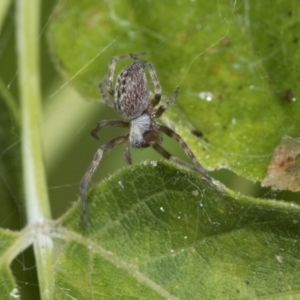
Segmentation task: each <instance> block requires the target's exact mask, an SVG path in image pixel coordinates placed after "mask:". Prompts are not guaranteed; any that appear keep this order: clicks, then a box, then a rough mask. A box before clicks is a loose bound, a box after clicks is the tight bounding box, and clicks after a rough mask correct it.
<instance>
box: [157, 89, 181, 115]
mask: <svg viewBox="0 0 300 300" xmlns="http://www.w3.org/2000/svg"><path fill="white" fill-rule="evenodd" d="M178 94H179V87H177V88H176V90H175V92H174V94H173V95H172V96H171V97H170V98H169V99H168V100H167V101H166V102H165V103H164V104H162V105H161V106H160V107H159V108H158V109H157V110H156V112H155V114H154V118H155V119H157V118H159V117H160V116H161V115H162V114H163V113H164V111H165V110H166V109H167V108H168V107H169V106H170V105H172V104H173V103H174V102H175V100H176V99H177V97H178Z"/></svg>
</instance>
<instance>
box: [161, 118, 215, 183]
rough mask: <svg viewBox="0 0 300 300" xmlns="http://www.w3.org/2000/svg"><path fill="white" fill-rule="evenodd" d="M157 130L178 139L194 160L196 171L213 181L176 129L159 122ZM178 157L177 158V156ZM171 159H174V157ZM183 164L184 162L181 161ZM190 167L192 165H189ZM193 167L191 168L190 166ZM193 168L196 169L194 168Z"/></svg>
mask: <svg viewBox="0 0 300 300" xmlns="http://www.w3.org/2000/svg"><path fill="white" fill-rule="evenodd" d="M157 130H159V131H160V132H163V133H164V134H166V135H167V136H169V137H171V138H173V139H174V140H176V141H177V142H178V143H179V145H180V146H181V147H182V149H183V150H184V152H185V154H186V155H187V156H188V157H189V158H190V159H191V160H192V162H193V163H194V166H195V168H196V171H197V172H198V173H200V174H201V175H202V176H203V177H205V178H206V179H208V180H209V181H211V178H210V177H209V175H208V174H207V173H206V171H205V169H204V168H203V167H202V166H201V164H200V163H199V161H198V160H197V158H196V156H195V155H194V153H193V152H192V151H191V150H190V148H189V146H188V145H187V144H186V142H185V141H184V140H183V139H182V137H181V136H180V135H179V134H177V133H176V132H175V131H173V130H172V129H171V128H169V127H167V126H164V125H160V124H157ZM176 159H177V158H176ZM171 160H173V161H174V159H173V158H172V159H171ZM180 164H181V165H182V163H180ZM189 168H190V167H189ZM190 169H191V168H190ZM192 170H195V169H194V168H193V169H192Z"/></svg>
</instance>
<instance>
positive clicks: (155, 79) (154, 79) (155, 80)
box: [145, 62, 161, 107]
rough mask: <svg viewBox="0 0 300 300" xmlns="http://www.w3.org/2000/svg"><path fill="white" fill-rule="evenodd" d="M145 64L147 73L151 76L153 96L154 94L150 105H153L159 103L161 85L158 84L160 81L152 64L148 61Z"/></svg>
mask: <svg viewBox="0 0 300 300" xmlns="http://www.w3.org/2000/svg"><path fill="white" fill-rule="evenodd" d="M145 66H146V68H147V69H148V71H149V74H150V76H151V79H152V82H153V85H154V93H155V96H154V98H153V100H152V101H151V105H152V107H155V106H156V105H157V104H158V103H159V101H160V98H161V86H160V83H159V80H158V77H157V75H156V72H155V69H154V67H153V65H152V64H151V63H149V62H146V63H145Z"/></svg>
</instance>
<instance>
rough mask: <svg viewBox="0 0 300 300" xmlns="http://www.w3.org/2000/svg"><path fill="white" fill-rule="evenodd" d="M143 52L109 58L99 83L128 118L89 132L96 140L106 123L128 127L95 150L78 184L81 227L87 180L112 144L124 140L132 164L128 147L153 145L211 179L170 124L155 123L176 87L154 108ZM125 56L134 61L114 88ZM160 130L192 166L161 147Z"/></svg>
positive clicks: (152, 74)
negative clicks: (104, 76)
mask: <svg viewBox="0 0 300 300" xmlns="http://www.w3.org/2000/svg"><path fill="white" fill-rule="evenodd" d="M144 54H146V53H140V54H129V55H124V56H114V57H112V59H111V62H110V64H109V69H108V76H107V78H105V79H104V80H103V81H101V82H100V83H99V89H100V92H101V95H102V98H103V100H104V102H105V104H106V105H108V106H110V107H112V108H114V109H116V110H117V111H118V112H119V113H120V114H121V116H122V117H123V118H124V119H126V120H127V121H121V120H103V121H101V122H99V123H98V125H97V126H96V127H95V128H94V129H93V130H92V131H91V135H92V136H93V137H94V138H95V139H98V136H97V133H98V131H100V130H101V129H102V128H103V127H106V126H113V127H124V128H129V134H127V135H125V136H119V137H117V138H114V139H112V140H111V141H110V142H108V143H106V144H104V145H102V146H101V147H100V148H99V149H98V150H97V152H96V154H95V156H94V159H93V161H92V163H91V165H90V167H89V168H88V170H87V172H86V173H85V175H84V177H83V179H82V181H81V183H80V198H81V205H82V219H83V224H84V226H86V225H87V204H86V189H87V186H88V183H89V181H90V180H91V177H92V176H93V174H94V172H95V171H96V169H97V167H98V165H99V163H100V161H101V159H102V157H103V154H104V153H105V152H106V151H107V150H109V149H111V148H113V147H115V146H118V145H121V144H125V143H126V144H127V145H126V148H125V153H124V154H125V161H126V162H127V163H128V164H131V163H132V159H131V154H130V147H132V148H146V147H152V148H153V149H154V150H155V151H157V152H158V153H160V154H161V155H162V156H163V157H165V158H166V159H168V160H170V161H173V162H175V163H177V164H179V165H181V166H184V167H186V168H188V169H190V170H193V171H195V172H198V173H200V174H201V175H202V176H203V177H204V178H205V179H207V180H211V179H210V177H209V176H208V175H207V173H206V171H205V170H204V169H203V167H202V166H201V165H200V163H199V162H198V160H197V158H196V156H195V155H194V153H193V152H192V151H191V150H190V149H189V147H188V146H187V144H186V143H185V141H184V140H183V139H182V138H181V137H180V136H179V135H178V134H177V133H176V132H174V131H173V130H172V129H170V128H169V127H167V126H164V125H161V124H158V123H157V122H156V119H158V118H159V117H160V116H161V115H162V114H163V113H164V111H165V110H166V109H167V108H168V107H169V106H170V105H171V104H173V103H174V101H175V100H176V98H177V96H178V93H179V88H178V87H177V88H176V90H175V92H174V93H173V95H172V96H171V97H170V98H169V99H168V100H167V101H166V102H165V103H163V104H161V105H160V106H159V107H158V108H157V109H155V107H156V106H157V105H158V104H159V102H160V98H161V86H160V83H159V81H158V78H157V75H156V72H155V69H154V67H153V65H152V64H151V63H149V62H147V61H144V60H141V59H140V56H141V55H144ZM126 59H133V60H134V62H133V63H132V64H130V65H129V66H127V67H125V68H124V69H123V70H122V71H121V73H120V74H119V76H118V77H117V81H116V86H115V89H113V87H112V85H113V78H114V73H115V67H116V63H117V62H118V61H120V60H126ZM145 69H148V71H149V74H150V77H151V79H152V82H153V85H154V93H155V95H154V98H153V99H152V100H151V101H150V95H149V87H148V82H147V78H146V75H145ZM106 90H107V91H106ZM107 92H108V94H107ZM109 95H111V96H113V100H110V98H109ZM162 133H164V134H166V135H167V136H169V137H171V138H173V139H175V140H176V141H177V142H178V143H179V144H180V146H181V147H182V148H183V150H184V152H185V153H186V155H187V156H188V157H189V158H190V159H191V160H192V162H193V165H190V164H188V163H186V162H184V161H182V160H180V159H179V158H177V157H174V156H172V155H171V154H170V153H169V152H167V151H166V150H165V149H164V148H163V147H162V146H161V145H162Z"/></svg>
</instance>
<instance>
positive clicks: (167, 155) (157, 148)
mask: <svg viewBox="0 0 300 300" xmlns="http://www.w3.org/2000/svg"><path fill="white" fill-rule="evenodd" d="M151 147H152V148H153V149H154V150H155V151H157V152H158V153H159V154H160V155H162V156H163V157H164V158H166V159H168V160H170V161H173V162H175V163H177V164H179V165H181V166H183V167H185V168H188V169H190V170H192V171H194V172H197V173H199V169H198V168H197V167H195V166H192V165H190V164H188V163H186V162H185V161H183V160H181V159H179V158H177V157H175V156H173V155H172V154H170V153H169V152H168V151H167V150H165V149H164V148H163V147H162V146H160V145H159V144H156V143H154V144H152V145H151ZM201 174H202V173H201ZM209 179H210V178H209Z"/></svg>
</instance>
